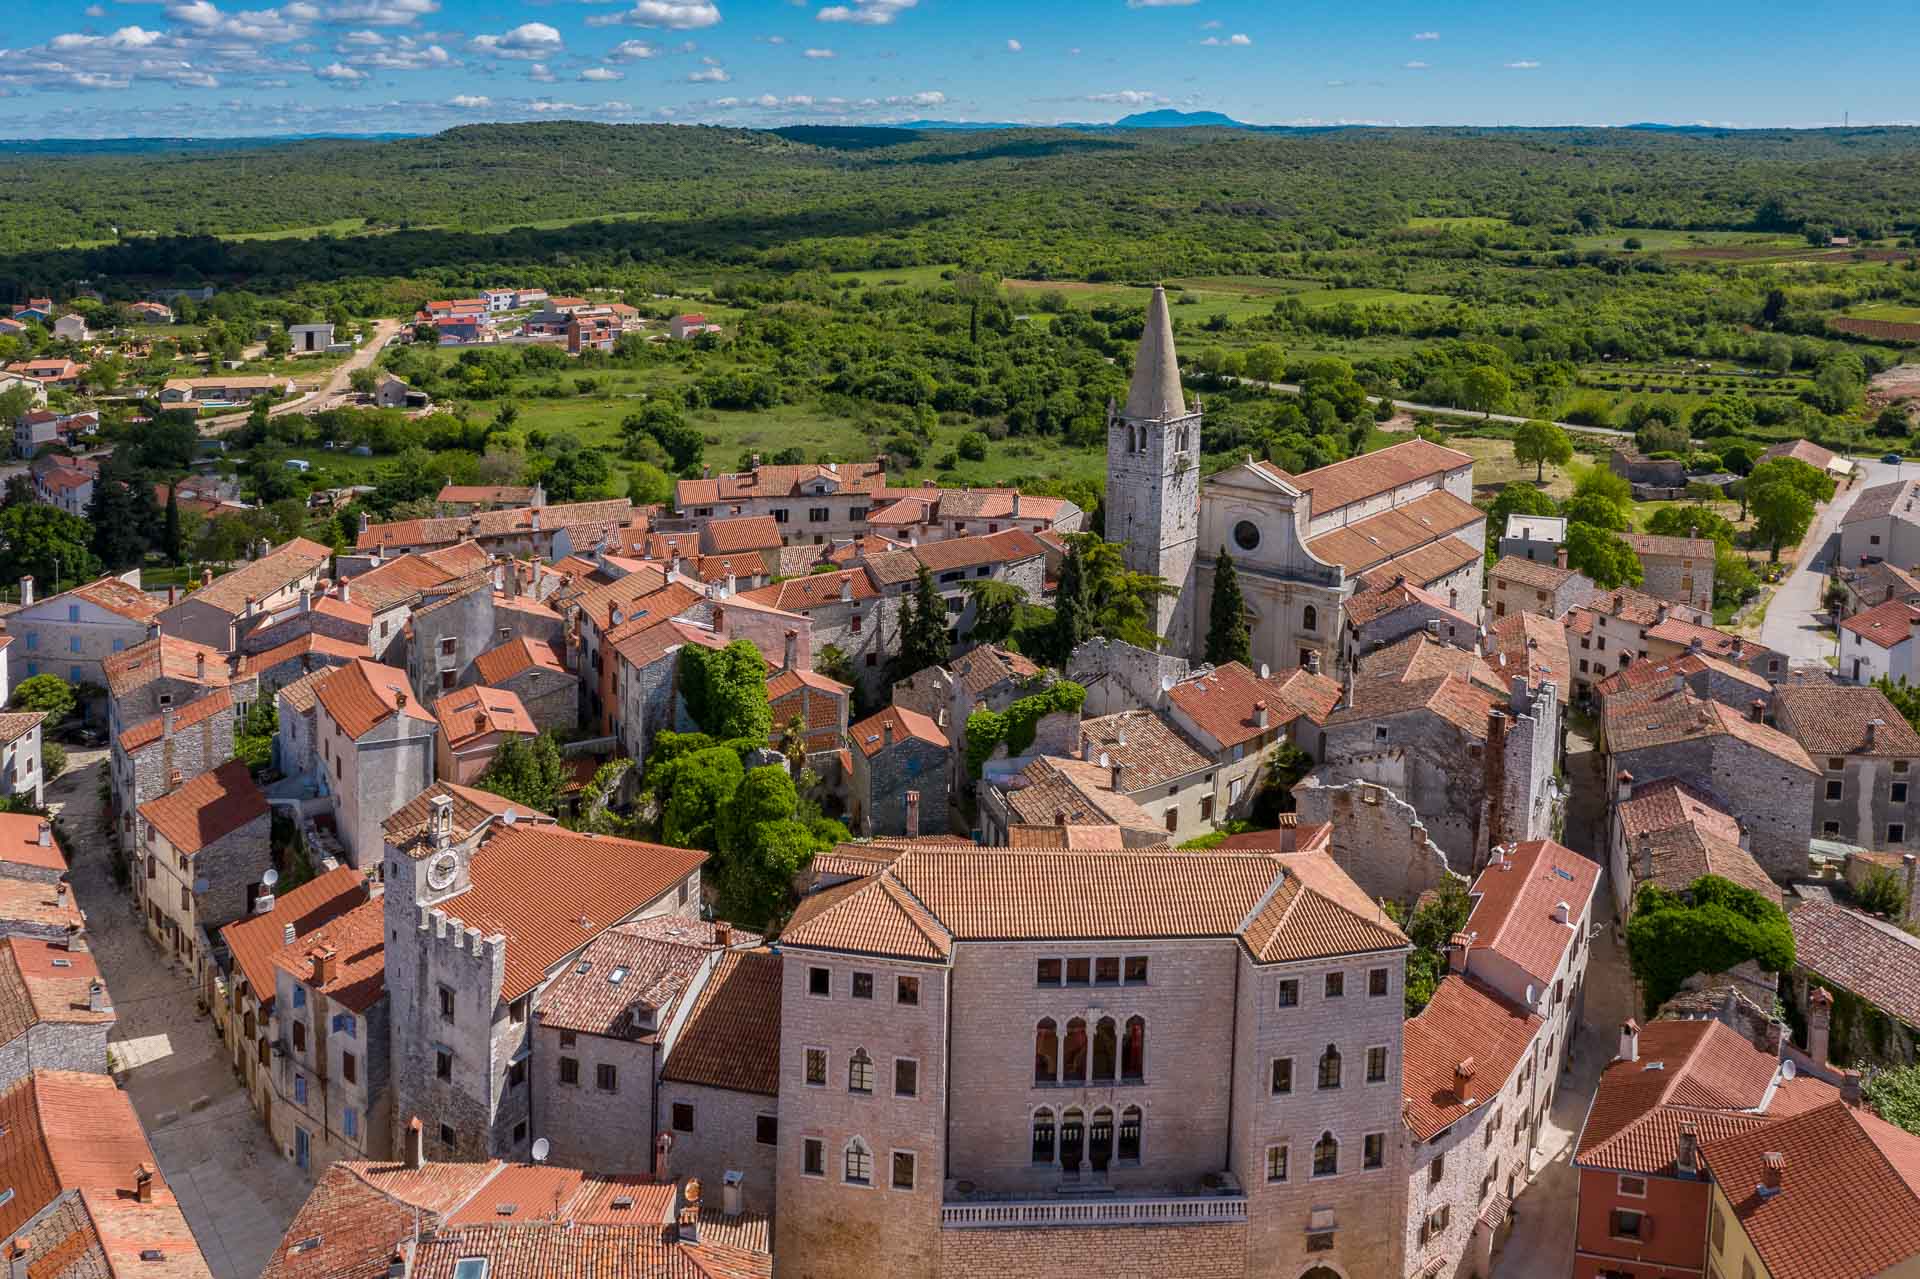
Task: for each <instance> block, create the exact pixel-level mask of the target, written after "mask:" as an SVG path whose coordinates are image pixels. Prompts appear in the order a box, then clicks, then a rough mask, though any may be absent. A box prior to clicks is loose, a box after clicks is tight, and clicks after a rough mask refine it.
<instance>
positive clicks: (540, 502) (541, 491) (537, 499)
mask: <svg viewBox="0 0 1920 1279" xmlns="http://www.w3.org/2000/svg"><path fill="white" fill-rule="evenodd" d="M546 504H547V486H546V485H544V484H536V485H534V486H533V501H532V503H531V505H532V506H533V509H534V510H536V511H537V510H539V509H540V508H541V507H543V506H545V505H546Z"/></svg>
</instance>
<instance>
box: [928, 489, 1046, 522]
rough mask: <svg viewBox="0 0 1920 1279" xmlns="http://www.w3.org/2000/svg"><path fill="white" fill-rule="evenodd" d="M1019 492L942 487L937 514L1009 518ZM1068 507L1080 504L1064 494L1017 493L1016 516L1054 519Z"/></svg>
mask: <svg viewBox="0 0 1920 1279" xmlns="http://www.w3.org/2000/svg"><path fill="white" fill-rule="evenodd" d="M1018 492H1019V490H1018V489H978V488H977V489H941V490H940V518H941V519H963V520H993V519H1012V518H1013V517H1014V506H1013V498H1014V494H1015V493H1018ZM1068 509H1073V510H1077V509H1079V508H1078V507H1075V506H1074V505H1073V503H1072V502H1069V501H1067V500H1066V499H1065V498H1059V497H1039V496H1037V495H1034V494H1030V493H1021V494H1020V511H1019V517H1020V518H1021V519H1023V520H1057V519H1059V518H1060V514H1061V512H1062V511H1064V510H1068Z"/></svg>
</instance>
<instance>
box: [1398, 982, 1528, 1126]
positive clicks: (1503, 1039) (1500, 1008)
mask: <svg viewBox="0 0 1920 1279" xmlns="http://www.w3.org/2000/svg"><path fill="white" fill-rule="evenodd" d="M1543 1024H1545V1023H1543V1022H1542V1021H1541V1020H1540V1018H1539V1017H1537V1016H1535V1015H1534V1014H1532V1013H1530V1012H1528V1011H1527V1010H1526V1009H1524V1008H1522V1007H1520V1006H1519V1005H1518V1004H1511V1003H1508V1002H1507V1001H1506V1000H1505V999H1504V998H1502V997H1501V996H1500V994H1499V992H1497V991H1495V990H1493V989H1491V988H1490V987H1487V986H1483V985H1481V984H1480V983H1479V982H1477V981H1474V980H1473V979H1472V978H1469V977H1463V976H1460V975H1458V974H1454V973H1449V974H1448V975H1446V976H1445V977H1443V978H1441V979H1440V984H1439V985H1438V986H1437V987H1435V988H1434V992H1433V998H1432V999H1431V1000H1429V1001H1428V1002H1427V1006H1426V1007H1425V1008H1424V1009H1422V1010H1421V1011H1420V1015H1419V1016H1417V1017H1415V1018H1413V1019H1412V1020H1411V1021H1409V1022H1407V1023H1406V1026H1405V1028H1404V1031H1403V1033H1402V1036H1401V1039H1402V1053H1403V1056H1402V1063H1401V1072H1400V1077H1401V1090H1402V1095H1403V1096H1404V1097H1405V1099H1406V1121H1407V1128H1408V1130H1409V1131H1410V1132H1411V1133H1412V1134H1413V1139H1414V1140H1415V1141H1431V1140H1433V1139H1434V1137H1436V1136H1438V1135H1439V1134H1440V1133H1442V1132H1444V1131H1446V1130H1447V1129H1448V1128H1451V1127H1452V1126H1453V1125H1454V1124H1456V1123H1458V1122H1459V1121H1460V1119H1462V1118H1463V1117H1464V1116H1466V1115H1468V1114H1471V1113H1472V1112H1473V1111H1474V1110H1476V1109H1478V1108H1479V1107H1481V1106H1484V1105H1485V1104H1487V1103H1488V1102H1490V1101H1494V1100H1496V1099H1498V1098H1499V1096H1500V1095H1501V1093H1502V1092H1503V1091H1505V1089H1506V1086H1507V1082H1508V1081H1509V1080H1510V1079H1511V1078H1512V1077H1513V1072H1514V1071H1515V1070H1518V1069H1519V1068H1520V1063H1521V1062H1522V1061H1524V1060H1525V1059H1526V1057H1527V1051H1528V1049H1529V1048H1530V1047H1532V1045H1533V1038H1534V1036H1535V1035H1537V1034H1538V1033H1539V1031H1540V1027H1541V1026H1542V1025H1543ZM1463 1064H1470V1065H1471V1067H1472V1069H1471V1070H1470V1071H1468V1072H1467V1088H1466V1095H1464V1096H1462V1095H1461V1094H1460V1092H1459V1091H1458V1089H1457V1084H1458V1082H1459V1075H1458V1071H1459V1068H1460V1067H1461V1066H1462V1065H1463Z"/></svg>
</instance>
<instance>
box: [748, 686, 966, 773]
mask: <svg viewBox="0 0 1920 1279" xmlns="http://www.w3.org/2000/svg"><path fill="white" fill-rule="evenodd" d="M941 669H942V668H940V667H938V666H930V667H928V668H927V670H928V671H940V670H941ZM907 682H908V681H905V680H903V681H901V684H906V683H907ZM901 684H896V685H895V686H894V688H895V689H896V697H897V690H898V689H899V688H900V687H901ZM852 695H853V688H852V686H851V685H848V684H842V683H840V682H839V681H837V680H831V679H828V678H827V677H826V676H825V675H822V674H820V672H818V671H808V670H797V669H795V668H794V667H793V666H791V665H789V666H787V667H786V668H785V669H783V670H781V671H780V672H779V673H778V674H776V675H774V676H773V677H772V678H771V679H769V680H768V681H767V705H768V707H769V708H770V709H771V710H772V711H773V732H774V737H775V739H776V740H780V739H783V738H784V736H785V734H786V732H787V729H788V726H789V725H791V724H792V723H793V722H794V721H795V720H799V721H800V725H801V731H802V732H803V733H804V734H805V738H806V745H807V753H808V754H809V755H818V754H824V753H826V752H829V751H837V750H839V749H840V748H841V747H842V745H844V744H845V742H846V740H847V727H848V725H847V714H848V712H849V710H850V709H851V708H852ZM929 704H930V705H932V709H926V708H924V707H922V706H914V705H904V709H907V710H914V711H919V713H920V714H922V715H925V716H926V717H927V718H928V719H931V720H933V722H934V724H935V726H936V727H938V728H939V729H940V730H941V732H942V733H945V731H946V725H945V724H944V723H942V721H943V720H945V719H946V717H947V702H946V700H945V699H944V698H938V699H929ZM894 705H896V706H902V705H903V703H901V702H899V701H898V700H896V701H895V702H894ZM940 788H941V789H942V790H944V789H946V779H945V778H944V777H943V778H942V779H941V780H940Z"/></svg>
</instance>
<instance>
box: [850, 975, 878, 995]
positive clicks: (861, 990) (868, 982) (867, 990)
mask: <svg viewBox="0 0 1920 1279" xmlns="http://www.w3.org/2000/svg"><path fill="white" fill-rule="evenodd" d="M851 993H852V995H853V997H854V998H855V999H872V998H873V974H872V973H855V974H854V975H853V990H852V992H851Z"/></svg>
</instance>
